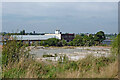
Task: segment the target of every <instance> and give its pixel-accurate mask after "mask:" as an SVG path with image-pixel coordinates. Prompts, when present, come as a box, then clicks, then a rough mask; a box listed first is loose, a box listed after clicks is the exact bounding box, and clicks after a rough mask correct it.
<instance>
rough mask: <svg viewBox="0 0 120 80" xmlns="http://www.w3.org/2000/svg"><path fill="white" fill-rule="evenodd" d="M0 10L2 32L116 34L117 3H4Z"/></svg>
mask: <svg viewBox="0 0 120 80" xmlns="http://www.w3.org/2000/svg"><path fill="white" fill-rule="evenodd" d="M2 10H3V11H2V26H3V27H2V31H5V32H13V31H14V32H17V31H20V30H23V29H25V30H26V31H27V32H32V31H36V32H48V33H49V32H50V33H53V32H54V30H56V29H60V30H61V31H62V32H71V33H83V32H84V33H96V32H97V31H100V30H102V31H104V32H105V33H117V32H118V3H117V2H116V3H115V2H71V3H69V2H51V3H49V2H48V3H47V2H46V3H43V2H31V3H30V2H5V3H2Z"/></svg>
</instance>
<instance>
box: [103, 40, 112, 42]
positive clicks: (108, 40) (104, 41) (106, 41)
mask: <svg viewBox="0 0 120 80" xmlns="http://www.w3.org/2000/svg"><path fill="white" fill-rule="evenodd" d="M111 41H113V40H109V39H106V40H104V42H111Z"/></svg>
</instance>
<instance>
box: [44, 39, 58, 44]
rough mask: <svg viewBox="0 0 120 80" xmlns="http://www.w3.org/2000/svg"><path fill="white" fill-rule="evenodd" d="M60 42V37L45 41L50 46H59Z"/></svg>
mask: <svg viewBox="0 0 120 80" xmlns="http://www.w3.org/2000/svg"><path fill="white" fill-rule="evenodd" d="M58 42H59V39H56V38H49V39H48V40H46V41H45V43H46V44H47V45H48V46H57V45H58Z"/></svg>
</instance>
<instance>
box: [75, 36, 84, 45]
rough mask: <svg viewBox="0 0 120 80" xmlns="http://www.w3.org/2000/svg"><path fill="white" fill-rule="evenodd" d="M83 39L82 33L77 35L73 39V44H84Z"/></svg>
mask: <svg viewBox="0 0 120 80" xmlns="http://www.w3.org/2000/svg"><path fill="white" fill-rule="evenodd" d="M82 41H83V39H82V37H81V36H80V35H76V37H75V38H74V39H73V46H82V45H83V43H82Z"/></svg>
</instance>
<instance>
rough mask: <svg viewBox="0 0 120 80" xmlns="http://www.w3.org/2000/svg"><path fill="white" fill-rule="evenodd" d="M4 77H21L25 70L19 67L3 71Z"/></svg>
mask: <svg viewBox="0 0 120 80" xmlns="http://www.w3.org/2000/svg"><path fill="white" fill-rule="evenodd" d="M2 75H3V77H5V78H21V77H24V76H25V70H24V69H19V68H12V69H10V70H7V71H5V72H3V74H2Z"/></svg>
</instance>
